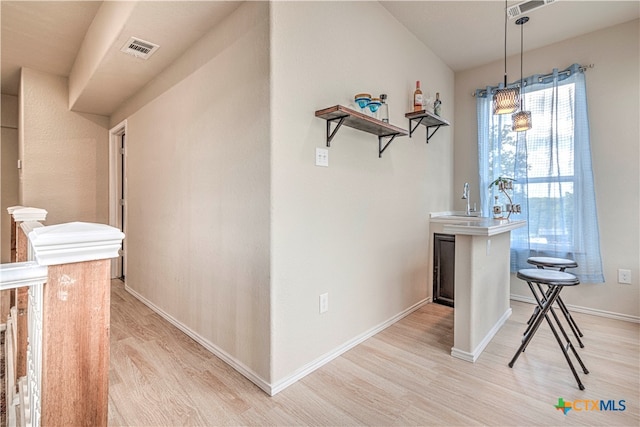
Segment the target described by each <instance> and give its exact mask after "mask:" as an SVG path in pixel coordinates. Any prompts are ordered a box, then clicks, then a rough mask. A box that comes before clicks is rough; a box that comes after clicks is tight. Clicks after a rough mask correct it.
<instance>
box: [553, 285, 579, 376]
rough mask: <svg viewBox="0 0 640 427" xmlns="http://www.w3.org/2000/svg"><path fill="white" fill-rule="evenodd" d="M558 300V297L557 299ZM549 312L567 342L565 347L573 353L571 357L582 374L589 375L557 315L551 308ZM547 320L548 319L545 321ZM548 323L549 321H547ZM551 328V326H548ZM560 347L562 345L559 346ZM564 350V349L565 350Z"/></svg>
mask: <svg viewBox="0 0 640 427" xmlns="http://www.w3.org/2000/svg"><path fill="white" fill-rule="evenodd" d="M558 298H559V297H558ZM549 312H551V315H552V316H553V318H554V319H555V321H556V324H557V325H558V329H560V332H562V336H563V337H564V339H565V341H566V342H567V347H568V348H570V349H571V352H572V353H573V355H574V356H575V357H576V360H577V361H578V363H579V364H580V367H581V368H582V372H584V373H585V374H588V373H589V370H588V369H587V367H586V366H584V363H582V359H581V358H580V356H579V355H578V352H577V351H576V348H575V347H574V346H573V344H572V343H571V340H570V339H569V335H567V333H566V331H565V330H564V328H563V327H562V324H561V323H560V319H558V315H557V314H556V312H555V311H554V310H553V307H551V308H549ZM547 320H548V319H547ZM548 321H549V320H548ZM549 326H551V325H549ZM561 345H562V344H561ZM562 348H565V346H564V345H563V346H562ZM565 350H566V348H565Z"/></svg>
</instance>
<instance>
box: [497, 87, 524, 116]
mask: <svg viewBox="0 0 640 427" xmlns="http://www.w3.org/2000/svg"><path fill="white" fill-rule="evenodd" d="M518 108H520V89H519V88H517V87H515V88H504V89H498V90H497V91H496V93H495V94H494V95H493V114H510V113H513V112H515V111H516V110H518Z"/></svg>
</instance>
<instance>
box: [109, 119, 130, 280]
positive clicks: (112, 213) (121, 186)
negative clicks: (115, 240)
mask: <svg viewBox="0 0 640 427" xmlns="http://www.w3.org/2000/svg"><path fill="white" fill-rule="evenodd" d="M126 138H127V122H126V120H125V121H123V122H122V123H120V124H119V125H117V126H116V127H114V128H113V129H111V130H110V131H109V225H111V226H112V227H116V228H117V229H119V230H120V231H122V232H123V233H125V238H124V239H123V240H122V246H121V247H120V250H119V255H120V256H119V257H118V258H114V259H113V260H112V262H111V278H114V279H116V278H117V279H121V280H123V281H124V280H125V277H126V266H127V263H126V217H127V191H126V188H127V175H126V171H127V169H126V157H127V155H126V153H127V150H126Z"/></svg>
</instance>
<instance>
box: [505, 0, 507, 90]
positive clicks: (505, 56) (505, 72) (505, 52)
mask: <svg viewBox="0 0 640 427" xmlns="http://www.w3.org/2000/svg"><path fill="white" fill-rule="evenodd" d="M504 88H505V89H506V88H507V0H504Z"/></svg>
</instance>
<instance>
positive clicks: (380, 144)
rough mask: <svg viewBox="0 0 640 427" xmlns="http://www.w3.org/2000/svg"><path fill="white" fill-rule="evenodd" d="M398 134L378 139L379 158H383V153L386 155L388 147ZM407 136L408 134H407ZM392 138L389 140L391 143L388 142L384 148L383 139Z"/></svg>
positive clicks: (381, 136)
mask: <svg viewBox="0 0 640 427" xmlns="http://www.w3.org/2000/svg"><path fill="white" fill-rule="evenodd" d="M398 135H399V134H398V133H392V134H391V135H380V136H379V137H378V158H382V153H384V150H386V149H387V147H388V146H389V144H391V142H392V141H393V140H394V139H395V137H396V136H398ZM405 135H406V134H405ZM389 137H391V139H389V141H387V143H386V144H385V145H384V147H383V146H382V138H389Z"/></svg>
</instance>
